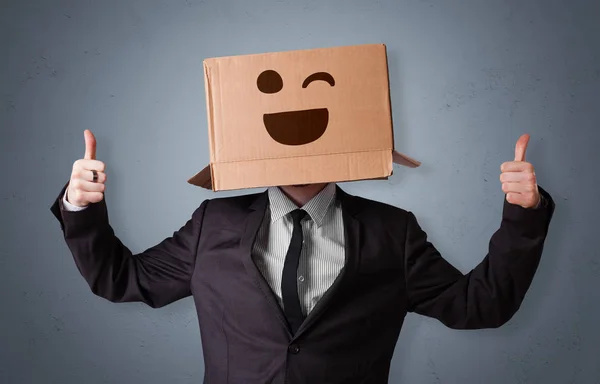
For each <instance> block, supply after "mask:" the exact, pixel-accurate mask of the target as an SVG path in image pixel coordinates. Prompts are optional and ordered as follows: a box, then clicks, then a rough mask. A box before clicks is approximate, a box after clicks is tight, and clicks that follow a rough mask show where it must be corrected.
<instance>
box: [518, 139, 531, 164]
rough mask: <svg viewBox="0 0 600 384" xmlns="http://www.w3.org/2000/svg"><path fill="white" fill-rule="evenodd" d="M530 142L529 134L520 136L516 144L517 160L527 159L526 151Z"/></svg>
mask: <svg viewBox="0 0 600 384" xmlns="http://www.w3.org/2000/svg"><path fill="white" fill-rule="evenodd" d="M528 143H529V135H528V134H524V135H521V137H519V140H517V144H516V145H515V161H525V152H527V144H528Z"/></svg>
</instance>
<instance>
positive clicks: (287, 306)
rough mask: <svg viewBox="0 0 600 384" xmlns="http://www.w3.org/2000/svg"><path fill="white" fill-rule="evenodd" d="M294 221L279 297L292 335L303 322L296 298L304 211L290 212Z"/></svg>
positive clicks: (298, 301) (298, 300)
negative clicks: (301, 221) (301, 223)
mask: <svg viewBox="0 0 600 384" xmlns="http://www.w3.org/2000/svg"><path fill="white" fill-rule="evenodd" d="M291 215H292V219H293V221H294V230H293V231H292V241H290V247H289V248H288V251H287V254H286V256H285V262H284V264H283V276H282V279H281V296H282V299H283V310H284V312H285V316H286V317H287V319H288V322H289V323H290V327H291V329H292V333H296V331H297V330H298V328H300V324H302V322H303V321H304V315H303V314H302V308H301V307H300V299H299V298H298V281H297V280H298V277H297V276H298V262H299V261H300V253H301V251H302V226H301V225H300V220H302V218H303V217H304V216H305V215H306V211H303V210H301V209H297V210H295V211H292V212H291Z"/></svg>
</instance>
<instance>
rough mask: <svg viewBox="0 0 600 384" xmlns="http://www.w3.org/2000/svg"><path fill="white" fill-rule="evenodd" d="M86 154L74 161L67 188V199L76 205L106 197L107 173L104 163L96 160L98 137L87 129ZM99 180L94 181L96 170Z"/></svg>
mask: <svg viewBox="0 0 600 384" xmlns="http://www.w3.org/2000/svg"><path fill="white" fill-rule="evenodd" d="M83 135H84V138H85V155H84V156H83V159H79V160H77V161H75V163H73V171H72V172H71V180H70V181H69V187H68V188H67V196H66V198H67V201H68V202H69V203H70V204H73V205H74V206H76V207H86V206H88V205H89V204H90V203H98V202H100V201H102V199H104V190H105V189H106V185H105V184H104V183H105V182H106V173H105V171H104V168H105V166H104V163H103V162H101V161H98V160H96V138H95V137H94V135H93V134H92V132H91V131H89V130H87V129H86V130H85V132H84V133H83ZM93 171H96V173H97V175H98V180H96V182H94V181H93V180H94V172H93Z"/></svg>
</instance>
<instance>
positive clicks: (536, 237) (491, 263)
mask: <svg viewBox="0 0 600 384" xmlns="http://www.w3.org/2000/svg"><path fill="white" fill-rule="evenodd" d="M539 190H540V194H541V195H542V199H543V200H542V201H543V204H542V206H540V207H539V208H535V209H524V208H522V207H520V206H517V205H513V204H510V203H508V202H506V200H505V201H504V207H503V212H502V220H501V224H500V228H499V229H498V230H497V231H496V232H495V233H494V234H493V235H492V237H491V239H490V242H489V248H488V253H487V255H486V256H485V258H484V259H483V261H482V262H481V263H480V264H479V265H477V267H475V268H474V269H473V270H471V271H470V272H469V273H467V274H466V275H463V274H462V273H461V272H459V271H458V269H456V268H455V267H454V266H452V265H451V264H450V263H449V262H447V261H446V260H445V259H444V258H443V257H442V256H441V255H440V253H439V252H438V250H437V249H436V248H435V247H434V246H433V245H432V244H431V243H430V242H429V241H428V240H427V235H426V233H425V232H424V231H423V230H422V229H421V227H420V226H419V224H418V223H417V220H416V218H415V216H414V215H413V214H412V213H411V212H409V213H408V222H407V226H406V243H405V259H404V262H405V273H406V285H407V295H408V303H409V309H408V310H409V311H410V312H415V313H418V314H421V315H425V316H429V317H432V318H435V319H438V320H439V321H441V322H442V323H443V324H445V325H446V326H448V327H450V328H455V329H478V328H496V327H499V326H501V325H503V324H505V323H506V322H507V321H508V320H510V319H511V318H512V316H513V315H514V314H515V313H516V312H517V310H518V309H519V307H520V305H521V303H522V301H523V299H524V297H525V294H526V292H527V290H528V289H529V286H530V285H531V282H532V280H533V277H534V275H535V272H536V270H537V267H538V264H539V262H540V258H541V255H542V250H543V247H544V241H545V239H546V236H547V233H548V228H549V224H550V220H551V218H552V215H553V212H554V202H553V200H552V198H551V197H550V195H549V194H548V193H547V192H546V191H544V190H543V189H542V188H540V189H539Z"/></svg>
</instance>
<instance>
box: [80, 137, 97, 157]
mask: <svg viewBox="0 0 600 384" xmlns="http://www.w3.org/2000/svg"><path fill="white" fill-rule="evenodd" d="M83 137H84V139H85V155H84V156H83V158H84V159H86V160H95V159H96V138H95V137H94V134H93V133H92V131H90V130H89V129H86V130H85V131H84V132H83Z"/></svg>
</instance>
